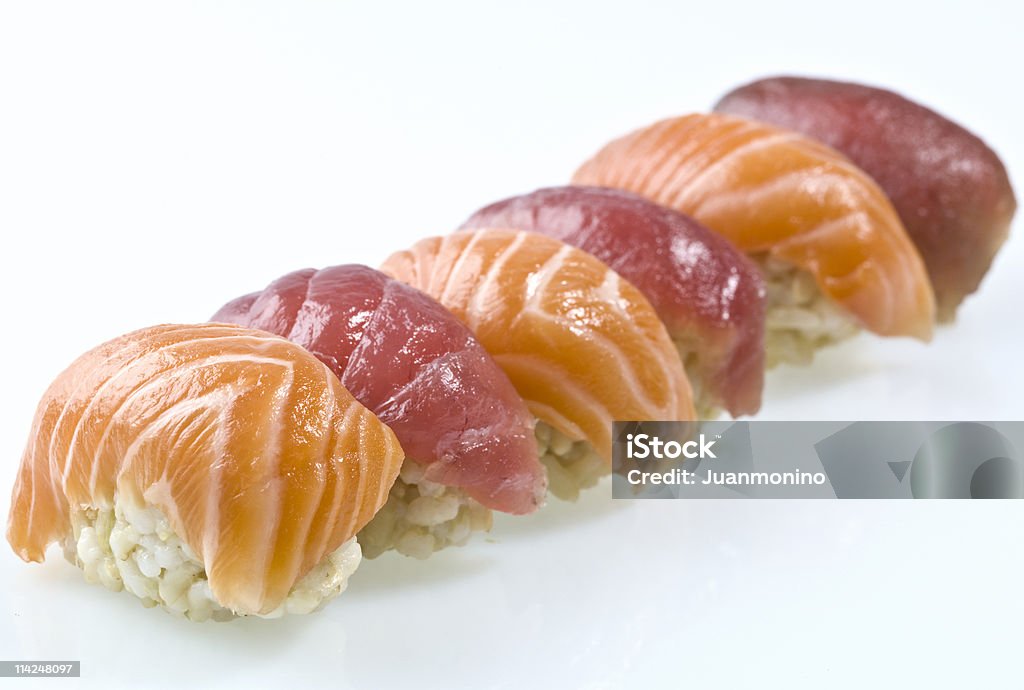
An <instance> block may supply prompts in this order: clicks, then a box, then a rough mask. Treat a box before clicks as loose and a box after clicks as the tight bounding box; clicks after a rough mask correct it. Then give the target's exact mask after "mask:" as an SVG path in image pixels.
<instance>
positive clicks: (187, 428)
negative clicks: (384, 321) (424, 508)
mask: <svg viewBox="0 0 1024 690" xmlns="http://www.w3.org/2000/svg"><path fill="white" fill-rule="evenodd" d="M402 457H403V456H402V449H401V447H400V446H399V443H398V440H397V439H396V438H395V435H394V434H393V433H392V432H391V430H390V429H388V427H387V426H385V425H384V424H383V423H381V422H380V421H379V420H378V419H377V418H376V417H375V416H374V415H373V413H372V412H370V411H369V410H367V409H366V408H364V407H363V406H362V405H360V404H359V403H358V402H356V400H355V399H354V398H353V397H352V396H351V395H350V394H349V393H348V391H346V390H345V389H344V388H343V387H342V385H341V383H340V382H339V381H338V379H337V378H336V377H335V376H334V374H332V373H331V372H330V370H329V369H327V367H325V366H324V365H323V364H322V363H320V362H319V361H318V360H317V359H316V358H315V357H313V356H312V355H311V354H309V353H308V352H306V351H305V350H303V349H302V348H301V347H299V346H297V345H294V344H292V343H290V342H288V341H287V340H284V339H283V338H278V337H276V336H272V335H271V334H269V333H264V332H261V331H255V330H249V329H244V328H239V327H238V326H230V325H217V324H208V325H198V326H181V325H167V326H156V327H153V328H147V329H143V330H141V331H136V332H134V333H129V334H128V335H125V336H122V337H120V338H117V339H115V340H112V341H110V342H108V343H105V344H103V345H100V346H99V347H97V348H96V349H94V350H91V351H90V352H87V353H86V354H84V355H82V356H81V357H79V358H78V359H77V360H75V362H74V363H72V364H71V366H70V367H68V369H66V370H65V371H64V372H63V373H62V374H60V376H59V377H58V378H57V379H56V380H55V381H54V382H53V384H52V385H51V386H50V388H49V389H48V390H47V391H46V393H45V395H44V396H43V399H42V401H41V402H40V404H39V408H38V411H37V412H36V417H35V421H34V422H33V425H32V435H31V437H30V438H29V442H28V447H27V449H26V451H25V454H24V457H23V458H22V462H21V469H20V471H19V474H18V479H17V482H16V483H15V486H14V494H13V497H12V500H11V513H10V518H9V522H8V529H7V539H8V541H9V542H10V543H11V546H12V547H14V551H15V552H16V553H17V554H18V555H19V556H20V557H21V558H23V559H24V560H26V561H42V560H43V558H44V557H45V551H46V548H47V547H48V546H49V545H50V544H53V543H59V544H61V545H62V547H63V549H64V553H65V555H66V557H67V558H68V559H69V560H70V561H72V562H73V563H76V564H77V565H79V566H80V567H81V568H82V569H83V570H84V571H85V577H86V579H87V580H89V581H90V582H98V583H101V584H103V585H105V586H106V587H108V588H110V589H113V590H115V591H120V590H121V589H127V590H128V591H129V592H131V593H132V594H134V595H135V596H137V597H139V598H140V599H142V601H143V603H145V604H146V605H148V606H153V605H157V604H159V605H161V606H163V607H164V608H166V609H168V610H170V611H172V612H176V613H179V614H182V615H184V616H186V617H188V618H190V619H192V620H205V619H208V618H210V617H212V618H215V619H224V618H228V617H230V616H231V615H232V614H236V615H257V616H264V617H273V616H278V615H281V614H282V613H307V612H309V611H312V610H314V609H315V608H317V607H318V606H319V605H321V604H322V603H323V602H324V601H326V600H328V599H330V598H331V597H333V596H336V595H337V594H339V593H340V592H341V591H342V590H344V589H345V586H346V584H347V580H348V577H349V575H350V574H351V573H352V572H353V571H354V570H355V568H356V566H357V565H358V564H359V560H360V551H359V545H358V543H357V542H356V540H355V539H354V538H353V537H354V536H355V534H356V532H358V531H359V529H360V528H362V527H363V525H365V524H366V523H367V522H368V521H369V520H370V518H372V517H373V515H374V513H376V512H377V510H378V509H379V508H380V506H381V505H383V504H384V501H385V500H386V498H387V495H388V490H389V489H390V488H391V485H392V483H393V482H394V480H395V477H396V476H397V475H398V471H399V467H400V466H401V463H402Z"/></svg>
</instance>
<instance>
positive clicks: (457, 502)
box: [213, 265, 546, 558]
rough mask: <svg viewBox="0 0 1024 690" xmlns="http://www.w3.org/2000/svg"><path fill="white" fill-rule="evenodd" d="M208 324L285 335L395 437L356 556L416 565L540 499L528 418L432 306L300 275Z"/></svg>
mask: <svg viewBox="0 0 1024 690" xmlns="http://www.w3.org/2000/svg"><path fill="white" fill-rule="evenodd" d="M213 320H214V321H226V322H229V323H237V324H241V325H243V326H248V327H250V328H259V329H263V330H266V331H270V332H272V333H275V334H277V335H280V336H283V337H286V338H288V339H289V340H291V341H292V342H294V343H296V344H298V345H301V346H303V347H304V348H305V349H306V350H308V351H309V352H311V353H313V354H314V355H316V356H317V357H318V358H319V359H320V360H321V361H322V362H324V363H325V364H326V365H327V366H328V367H329V368H330V369H331V371H332V372H334V373H335V374H336V375H337V376H338V378H339V379H340V381H341V383H342V385H343V386H345V388H346V389H348V391H349V392H350V393H352V395H354V396H355V398H356V399H357V400H358V401H359V402H360V403H362V404H363V405H366V406H367V407H368V408H369V409H371V410H372V411H373V412H374V413H376V414H377V416H378V417H379V418H380V419H381V420H382V421H383V422H385V423H386V424H387V425H388V426H389V427H391V429H392V430H393V431H394V432H395V435H396V436H397V437H398V440H399V442H400V443H401V444H402V448H403V449H404V450H405V453H406V460H405V462H404V464H403V465H402V471H401V474H400V475H399V478H398V480H397V481H396V482H395V484H394V486H393V487H392V489H391V495H390V497H389V499H388V502H387V503H386V504H385V505H384V507H383V508H382V509H381V510H380V512H379V513H377V515H376V516H375V517H374V518H373V520H371V521H370V523H369V524H368V525H367V526H366V527H364V528H363V530H362V531H361V532H360V533H359V543H360V545H361V546H362V549H363V554H364V555H365V556H367V557H369V558H373V557H375V556H377V555H379V554H380V553H382V552H383V551H385V550H388V549H396V550H397V551H399V552H400V553H403V554H405V555H408V556H415V557H419V558H425V557H427V556H429V555H430V554H431V553H433V552H434V551H435V550H437V549H440V548H443V547H445V546H449V545H459V544H464V543H465V542H466V541H467V539H468V538H469V536H470V531H471V530H483V529H488V528H489V527H490V525H491V509H494V510H500V511H503V512H506V513H515V514H524V513H529V512H532V511H533V510H535V509H536V508H537V507H538V506H539V505H540V503H541V501H542V499H543V497H544V495H545V485H546V479H545V475H544V467H543V466H542V465H541V464H540V459H539V458H538V455H537V444H536V442H535V441H534V432H533V417H532V416H531V415H530V412H529V410H527V409H526V405H525V404H524V403H523V401H522V399H521V398H520V397H519V395H518V394H517V393H516V390H515V388H513V387H512V384H511V382H510V381H509V380H508V377H507V376H506V375H505V373H504V372H503V371H502V370H501V369H500V368H499V367H498V365H497V364H495V363H494V360H492V359H491V357H490V355H488V354H487V351H486V350H484V348H483V346H482V345H480V343H479V342H477V340H476V338H474V337H473V334H472V333H471V332H470V331H469V329H468V328H466V326H464V325H463V324H462V323H461V322H460V321H459V320H458V319H456V318H455V317H454V316H452V314H451V313H450V312H449V311H448V310H447V309H445V308H444V307H443V306H441V305H440V304H438V303H437V302H436V301H435V300H433V299H431V298H430V297H428V296H427V295H425V294H423V293H422V292H420V291H419V290H415V289H413V288H412V287H409V286H408V285H406V284H404V283H402V282H399V281H397V280H394V279H392V278H389V277H388V276H386V275H384V274H383V273H381V272H380V271H376V270H374V269H372V268H368V267H366V266H357V265H348V266H334V267H331V268H326V269H323V270H320V271H317V270H313V269H306V270H303V271H296V272H294V273H290V274H288V275H286V276H284V277H283V278H280V279H278V280H275V281H274V282H273V283H271V284H270V285H269V286H267V287H266V288H265V289H264V290H262V291H261V292H257V293H253V294H251V295H247V296H245V297H241V298H239V299H236V300H234V301H233V302H230V303H228V304H227V305H225V306H224V307H223V308H221V310H220V311H218V312H217V313H216V314H215V315H214V316H213Z"/></svg>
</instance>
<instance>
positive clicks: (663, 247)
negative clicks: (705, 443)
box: [462, 186, 765, 416]
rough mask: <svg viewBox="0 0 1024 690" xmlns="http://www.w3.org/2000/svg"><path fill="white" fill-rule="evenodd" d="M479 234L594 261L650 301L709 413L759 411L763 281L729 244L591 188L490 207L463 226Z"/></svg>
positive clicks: (649, 206)
mask: <svg viewBox="0 0 1024 690" xmlns="http://www.w3.org/2000/svg"><path fill="white" fill-rule="evenodd" d="M480 228H506V229H514V230H528V231H531V232H537V233H541V234H544V235H547V236H549V237H554V238H555V239H558V240H561V241H562V242H565V243H566V244H571V245H573V246H575V247H578V248H580V249H582V250H584V251H586V252H589V253H590V254H592V255H594V256H596V257H597V258H598V259H600V260H601V261H603V262H604V263H606V264H608V266H610V267H611V268H612V269H614V270H615V271H616V272H617V273H618V274H619V275H621V276H622V277H623V278H625V279H626V280H628V281H629V282H631V283H632V284H633V285H635V286H636V287H637V288H639V289H640V291H641V292H643V293H644V296H645V297H647V299H648V300H649V301H650V302H651V304H652V305H653V306H654V308H655V310H656V311H657V312H658V315H659V316H660V317H661V320H662V321H664V322H665V326H666V328H667V329H668V331H669V334H670V335H671V336H672V339H673V340H674V341H676V343H677V344H678V345H679V346H680V351H681V353H682V354H684V356H687V359H688V360H689V361H687V362H686V368H687V373H688V374H689V375H690V377H691V379H692V380H694V382H695V384H696V385H698V386H700V387H701V388H702V389H703V391H704V393H703V395H705V396H707V397H708V398H710V402H711V403H712V404H714V405H715V406H723V407H725V408H726V409H727V410H729V412H730V413H732V414H733V415H734V416H735V415H740V414H751V413H754V412H756V411H757V410H758V408H760V406H761V389H762V387H763V385H764V319H765V286H764V280H763V279H762V277H761V273H760V271H759V270H758V268H757V266H756V265H755V264H754V263H753V262H751V260H750V259H748V258H747V257H746V256H745V255H744V254H743V253H741V252H740V251H739V250H738V249H736V248H735V247H734V246H733V245H732V244H731V243H730V242H729V240H727V239H725V238H724V237H722V236H721V235H719V234H717V233H714V232H712V231H711V230H709V229H708V228H706V227H704V226H703V225H701V224H700V223H698V222H697V221H696V220H694V219H692V218H690V217H689V216H686V215H683V214H682V213H678V212H677V211H673V210H672V209H669V208H665V207H664V206H660V205H659V204H655V203H654V202H651V201H648V200H647V199H644V198H642V197H640V196H638V195H636V194H632V193H630V192H624V191H620V190H616V189H606V188H602V187H584V186H567V187H552V188H548V189H539V190H537V191H535V192H532V193H530V194H525V195H523V196H518V197H512V198H510V199H505V200H504V201H499V202H497V203H494V204H491V205H490V206H487V207H486V208H483V209H481V210H479V211H477V212H476V213H475V214H473V215H472V216H471V217H470V219H469V220H467V221H466V222H465V223H464V224H463V226H462V229H480Z"/></svg>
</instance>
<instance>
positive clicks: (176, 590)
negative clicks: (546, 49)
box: [63, 496, 361, 621]
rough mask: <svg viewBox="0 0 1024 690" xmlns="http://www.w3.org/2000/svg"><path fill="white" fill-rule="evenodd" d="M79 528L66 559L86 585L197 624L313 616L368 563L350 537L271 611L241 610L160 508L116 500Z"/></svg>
mask: <svg viewBox="0 0 1024 690" xmlns="http://www.w3.org/2000/svg"><path fill="white" fill-rule="evenodd" d="M71 524H72V529H73V536H71V537H70V538H68V539H67V540H65V542H64V544H63V546H64V555H65V557H66V558H67V559H68V560H69V561H71V562H72V563H74V564H75V565H77V566H78V567H80V568H82V570H83V571H84V572H85V579H86V581H88V582H92V583H99V584H102V585H103V586H104V587H106V588H107V589H110V590H113V591H115V592H120V591H121V590H122V589H125V590H128V591H129V592H130V593H132V594H134V595H135V596H136V597H138V598H139V599H141V600H142V603H143V605H144V606H147V607H150V606H162V607H163V608H164V609H166V610H167V611H170V612H171V613H174V614H177V615H181V616H184V617H185V618H188V619H189V620H193V621H205V620H209V619H211V618H212V619H213V620H217V621H225V620H229V619H231V618H233V617H235V616H239V615H257V616H259V617H261V618H277V617H279V616H281V615H283V614H285V613H293V614H300V613H310V612H312V611H315V610H317V609H318V608H320V607H321V606H322V605H323V604H324V603H326V602H327V601H329V600H330V599H333V598H334V597H336V596H338V595H339V594H341V593H342V592H343V591H345V587H346V586H347V585H348V578H349V576H350V575H351V574H352V573H353V572H355V570H356V568H357V567H358V566H359V561H360V558H361V557H360V552H359V544H358V543H356V540H355V539H350V540H348V541H347V542H345V543H344V544H343V545H342V546H341V547H340V548H338V549H337V550H336V551H334V552H333V553H331V554H329V555H327V556H326V557H325V558H324V560H323V561H321V562H320V563H319V564H318V565H317V566H316V567H314V568H313V569H312V570H311V571H310V572H309V573H307V574H306V576H305V577H303V578H302V579H301V580H299V582H297V583H296V584H295V586H294V587H292V589H291V591H290V592H289V593H288V597H287V599H286V600H285V601H284V602H283V603H282V604H281V605H280V606H278V607H277V608H276V609H274V610H273V611H271V612H270V613H265V614H258V613H255V612H249V611H246V612H238V611H231V610H230V609H227V608H225V607H224V606H222V605H221V604H220V602H218V601H217V600H216V599H215V598H214V596H213V593H212V592H211V591H210V584H209V582H208V581H207V579H206V570H205V568H204V567H203V564H202V562H200V560H199V559H198V558H197V557H196V555H195V553H193V552H192V550H191V549H190V548H189V547H188V545H187V544H185V543H184V542H183V541H182V540H181V538H180V537H178V535H177V534H175V533H174V531H173V530H172V529H171V527H170V524H169V522H168V520H167V518H166V517H165V516H164V515H163V513H161V512H160V511H159V510H158V509H156V508H153V507H150V506H144V507H139V506H135V505H132V504H131V502H128V501H119V500H118V498H117V496H115V497H114V507H113V509H110V508H95V507H84V508H82V509H81V510H78V511H76V512H74V513H73V514H72V517H71Z"/></svg>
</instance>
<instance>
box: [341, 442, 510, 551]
mask: <svg viewBox="0 0 1024 690" xmlns="http://www.w3.org/2000/svg"><path fill="white" fill-rule="evenodd" d="M423 473H424V468H423V466H422V465H420V464H419V463H418V462H415V461H413V460H410V459H408V458H407V459H406V461H405V462H404V463H403V464H402V471H401V472H400V473H399V476H398V479H397V480H396V481H395V484H394V486H392V487H391V493H390V495H389V496H388V500H387V503H385V504H384V507H383V508H381V509H380V511H379V512H378V513H377V514H376V515H375V516H374V517H373V519H372V520H370V522H369V524H367V525H366V527H364V528H363V529H362V531H360V532H359V534H358V535H357V536H358V539H359V543H360V545H361V546H362V550H363V554H364V555H365V556H366V557H367V558H376V557H377V556H379V555H381V554H382V553H384V552H385V551H389V550H392V549H394V550H395V551H398V552H399V553H401V554H403V555H405V556H411V557H413V558H420V559H422V558H427V557H428V556H430V554H432V553H434V552H435V551H438V550H440V549H443V548H445V547H447V546H462V545H463V544H465V543H466V542H467V541H469V537H470V535H471V534H472V533H473V532H478V531H487V530H489V529H490V528H491V520H492V516H491V511H490V510H489V509H487V508H485V507H484V506H482V505H480V504H479V503H478V502H476V501H474V500H473V499H472V498H470V497H469V496H468V495H467V494H466V493H465V492H464V491H462V490H461V489H457V488H454V487H449V486H444V485H443V484H436V483H434V482H431V481H427V480H426V479H424V478H423Z"/></svg>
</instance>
